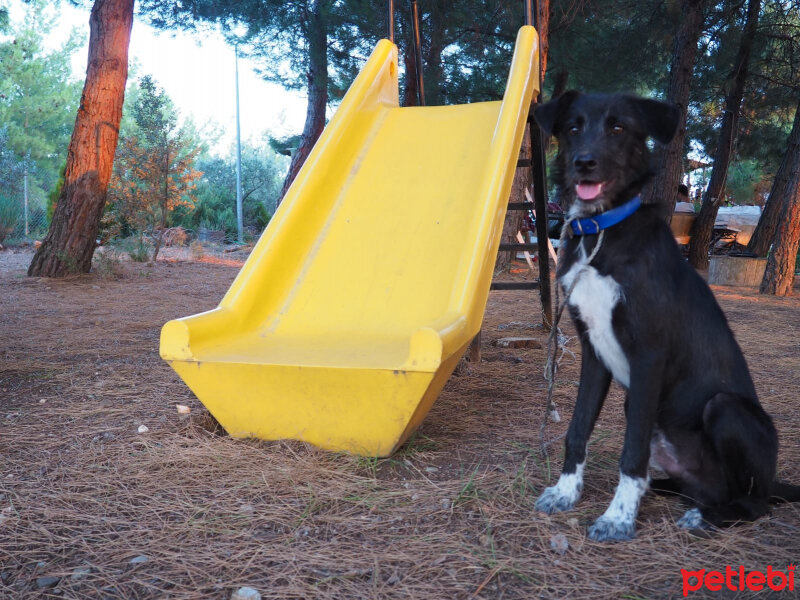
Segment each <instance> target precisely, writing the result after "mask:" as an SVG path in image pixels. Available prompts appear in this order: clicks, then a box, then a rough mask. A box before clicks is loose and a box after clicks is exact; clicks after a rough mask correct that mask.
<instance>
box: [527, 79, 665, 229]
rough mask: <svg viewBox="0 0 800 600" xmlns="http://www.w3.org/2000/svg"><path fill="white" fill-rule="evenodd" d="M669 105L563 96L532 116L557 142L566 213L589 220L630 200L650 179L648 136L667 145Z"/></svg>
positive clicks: (631, 98) (575, 94)
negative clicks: (566, 206)
mask: <svg viewBox="0 0 800 600" xmlns="http://www.w3.org/2000/svg"><path fill="white" fill-rule="evenodd" d="M680 114H681V113H680V110H679V109H678V108H677V107H676V106H673V105H670V104H665V103H663V102H658V101H656V100H648V99H645V98H638V97H636V96H630V95H622V94H617V95H600V94H581V93H580V92H575V91H569V92H565V93H564V94H562V95H561V96H559V97H558V98H556V99H554V100H551V101H550V102H547V103H546V104H542V105H541V106H539V107H537V108H536V111H535V113H534V115H535V117H536V121H537V122H538V123H539V126H540V127H541V128H542V129H543V130H544V132H545V133H547V134H549V135H554V136H556V138H557V139H558V159H557V164H558V169H557V172H556V178H557V182H558V184H559V186H560V187H561V193H562V194H564V195H565V200H566V203H567V204H568V205H569V207H570V213H571V214H572V215H574V216H590V215H593V214H596V213H599V212H603V211H606V210H608V209H610V208H613V207H614V206H618V205H620V204H623V203H624V202H627V201H628V200H630V199H631V198H632V197H633V196H635V195H636V194H638V193H639V192H640V191H641V189H642V187H643V186H644V184H645V183H646V182H647V180H648V179H649V178H650V176H651V175H652V168H651V166H650V151H649V148H648V147H647V138H648V137H652V138H653V139H655V140H656V141H657V142H660V143H662V144H666V143H668V142H669V141H670V140H671V139H672V136H673V135H675V130H676V129H677V127H678V121H679V119H680Z"/></svg>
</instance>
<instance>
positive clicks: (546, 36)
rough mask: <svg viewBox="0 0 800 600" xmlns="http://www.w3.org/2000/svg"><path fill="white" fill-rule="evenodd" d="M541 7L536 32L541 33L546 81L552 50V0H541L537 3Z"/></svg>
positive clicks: (541, 55)
mask: <svg viewBox="0 0 800 600" xmlns="http://www.w3.org/2000/svg"><path fill="white" fill-rule="evenodd" d="M536 6H537V7H538V9H539V20H538V21H537V23H536V24H537V25H538V26H539V27H538V29H537V31H536V33H538V34H539V56H540V57H541V59H542V62H541V69H542V73H541V80H542V81H544V76H545V74H546V73H547V55H548V53H549V50H550V0H539V1H538V2H537V3H536Z"/></svg>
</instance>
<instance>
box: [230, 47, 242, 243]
mask: <svg viewBox="0 0 800 600" xmlns="http://www.w3.org/2000/svg"><path fill="white" fill-rule="evenodd" d="M233 53H234V57H235V62H236V233H237V239H238V240H239V243H240V244H242V243H244V220H243V217H242V134H241V128H240V126H239V45H238V44H234V46H233Z"/></svg>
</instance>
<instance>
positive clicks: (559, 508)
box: [534, 485, 578, 515]
mask: <svg viewBox="0 0 800 600" xmlns="http://www.w3.org/2000/svg"><path fill="white" fill-rule="evenodd" d="M577 501H578V495H577V494H564V493H563V490H562V489H560V488H559V486H557V485H554V486H552V487H549V488H546V489H545V490H544V492H542V495H541V496H539V498H538V499H537V500H536V504H535V505H534V506H535V508H536V510H538V511H540V512H543V513H547V514H548V515H552V514H554V513H558V512H564V511H565V510H570V509H572V508H573V507H574V506H575V503H576V502H577Z"/></svg>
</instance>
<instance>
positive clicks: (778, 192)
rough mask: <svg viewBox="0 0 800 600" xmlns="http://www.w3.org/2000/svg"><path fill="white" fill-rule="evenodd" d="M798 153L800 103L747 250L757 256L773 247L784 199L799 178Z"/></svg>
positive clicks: (799, 141) (762, 254) (799, 147)
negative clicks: (786, 144) (793, 181)
mask: <svg viewBox="0 0 800 600" xmlns="http://www.w3.org/2000/svg"><path fill="white" fill-rule="evenodd" d="M798 153H800V102H798V104H797V110H796V111H795V115H794V125H793V126H792V132H791V133H790V134H789V142H788V146H787V149H786V153H785V154H784V155H783V160H782V161H781V164H780V166H779V167H778V172H777V173H776V174H775V179H774V181H773V182H772V189H770V192H769V199H768V200H767V204H766V206H765V207H764V212H763V213H761V218H760V219H759V220H758V225H756V229H755V231H754V232H753V236H752V237H751V238H750V242H749V243H748V244H747V250H748V251H750V252H752V253H753V254H755V255H756V256H766V255H767V252H769V248H770V246H771V245H772V241H773V238H774V237H775V230H776V229H777V228H778V222H779V219H780V217H781V208H782V206H783V202H784V198H786V197H787V196H788V195H789V189H790V186H791V179H792V177H793V176H795V177H796V176H797V169H798V164H797V160H796V158H795V159H794V161H793V157H795V156H796V155H797V154H798Z"/></svg>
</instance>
